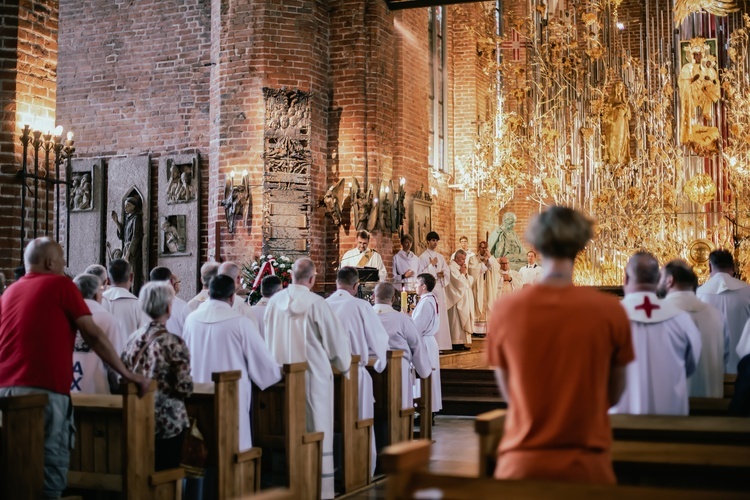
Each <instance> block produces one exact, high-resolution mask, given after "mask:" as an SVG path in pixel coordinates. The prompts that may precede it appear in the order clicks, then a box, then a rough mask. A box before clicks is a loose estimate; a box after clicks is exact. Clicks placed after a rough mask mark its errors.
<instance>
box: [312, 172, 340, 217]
mask: <svg viewBox="0 0 750 500" xmlns="http://www.w3.org/2000/svg"><path fill="white" fill-rule="evenodd" d="M318 206H319V207H326V213H327V214H328V215H330V216H331V220H333V224H334V226H336V227H338V226H340V225H341V224H343V222H344V221H343V217H342V214H341V207H343V206H344V179H339V181H338V182H337V183H336V184H333V185H332V186H330V187H329V188H328V190H327V191H326V194H325V195H323V198H322V199H321V200H320V201H319V202H318Z"/></svg>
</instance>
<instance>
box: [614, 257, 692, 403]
mask: <svg viewBox="0 0 750 500" xmlns="http://www.w3.org/2000/svg"><path fill="white" fill-rule="evenodd" d="M658 284H659V263H658V262H657V260H656V258H655V257H654V256H653V255H651V254H650V253H647V252H638V253H636V254H635V255H633V256H632V257H631V258H630V260H628V263H627V266H626V268H625V284H624V286H623V290H624V291H625V298H624V299H623V300H622V306H623V307H624V308H625V312H626V313H627V314H628V318H630V327H631V331H632V339H633V350H634V351H635V360H634V361H632V362H631V363H630V364H628V365H627V367H626V368H625V370H626V371H625V373H626V381H627V382H626V387H625V392H623V394H622V396H621V397H620V401H619V402H618V403H617V404H616V405H615V406H613V407H612V408H611V409H610V413H630V414H637V415H687V414H688V387H687V379H688V377H689V376H690V375H692V374H693V372H694V371H695V367H696V366H697V364H698V360H699V359H700V354H701V334H700V332H699V331H698V329H697V328H696V327H695V324H693V320H692V319H690V315H689V314H688V313H686V312H685V311H683V310H682V309H679V308H677V307H676V306H673V305H672V304H669V303H666V302H664V301H662V300H659V299H658V298H657V296H656V289H657V287H658Z"/></svg>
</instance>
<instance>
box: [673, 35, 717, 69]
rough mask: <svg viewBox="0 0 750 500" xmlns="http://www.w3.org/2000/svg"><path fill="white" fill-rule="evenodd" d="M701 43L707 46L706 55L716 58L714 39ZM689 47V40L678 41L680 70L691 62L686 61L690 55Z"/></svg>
mask: <svg viewBox="0 0 750 500" xmlns="http://www.w3.org/2000/svg"><path fill="white" fill-rule="evenodd" d="M703 43H704V44H705V45H708V55H711V56H714V57H716V56H717V54H718V52H717V50H716V44H717V42H716V38H706V39H705V40H704V42H703ZM689 47H690V40H681V41H680V68H682V67H683V66H685V65H686V64H687V63H689V62H692V61H691V60H690V59H688V55H689V54H690V50H689V49H688V48H689Z"/></svg>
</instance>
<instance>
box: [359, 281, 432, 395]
mask: <svg viewBox="0 0 750 500" xmlns="http://www.w3.org/2000/svg"><path fill="white" fill-rule="evenodd" d="M395 295H396V289H395V288H394V287H393V285H391V284H390V283H386V282H380V283H378V285H377V286H376V287H375V305H374V306H373V309H374V310H375V313H376V314H377V315H378V319H379V320H380V323H381V324H382V325H383V328H385V331H386V333H387V334H388V348H389V349H390V350H392V351H396V350H398V351H404V357H403V358H401V398H402V399H401V408H413V407H414V394H413V392H412V386H413V384H414V382H415V381H416V380H415V377H414V370H415V369H416V371H417V373H418V374H419V376H420V377H421V378H427V377H429V376H430V374H431V373H432V366H430V357H429V355H428V354H427V347H426V346H425V344H424V340H423V339H422V336H421V335H419V332H418V331H417V327H415V326H414V322H413V321H412V320H411V318H409V316H407V315H406V314H403V313H400V312H398V311H396V310H395V309H394V308H393V297H394V296H395Z"/></svg>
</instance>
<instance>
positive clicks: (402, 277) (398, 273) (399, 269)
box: [393, 234, 419, 290]
mask: <svg viewBox="0 0 750 500" xmlns="http://www.w3.org/2000/svg"><path fill="white" fill-rule="evenodd" d="M413 246H414V239H413V238H412V237H411V236H410V235H408V234H405V235H403V236H402V237H401V250H399V252H398V253H397V254H396V255H394V256H393V283H394V284H396V286H402V287H404V288H405V289H407V290H414V284H415V282H416V280H417V271H418V270H419V257H417V256H416V255H415V254H414V252H412V251H411V249H412V247H413Z"/></svg>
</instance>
